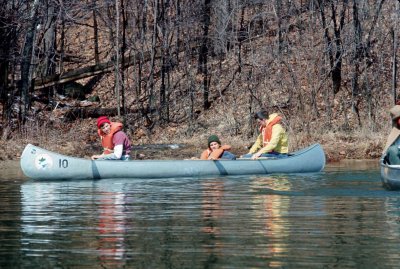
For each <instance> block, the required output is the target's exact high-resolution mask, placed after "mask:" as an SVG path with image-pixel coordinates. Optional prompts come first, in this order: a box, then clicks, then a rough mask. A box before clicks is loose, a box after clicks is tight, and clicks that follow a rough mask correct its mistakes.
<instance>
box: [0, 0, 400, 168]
mask: <svg viewBox="0 0 400 269" xmlns="http://www.w3.org/2000/svg"><path fill="white" fill-rule="evenodd" d="M0 3H1V6H2V8H1V9H0V111H1V120H0V149H1V151H2V152H3V154H2V155H1V157H0V158H1V159H3V160H5V159H17V158H18V157H19V155H20V154H21V152H22V150H23V148H24V146H25V145H26V144H27V143H33V144H36V145H38V146H42V147H45V148H47V149H50V150H54V151H58V152H60V153H64V154H69V155H75V156H81V157H87V156H90V155H92V154H95V153H96V154H97V153H98V152H99V151H100V143H99V139H98V137H97V131H96V124H95V123H96V118H97V117H98V116H101V115H107V116H109V117H110V118H111V119H112V120H115V121H116V120H119V121H122V122H123V123H124V126H125V131H126V132H127V133H128V135H129V136H130V137H131V140H132V142H133V144H134V145H135V151H134V155H135V156H136V155H139V153H143V152H144V151H145V149H146V148H145V147H140V146H141V145H145V144H157V145H158V144H164V143H178V144H182V145H186V146H185V147H183V148H180V149H179V150H161V148H162V147H157V146H155V147H152V148H151V150H150V152H147V153H146V154H145V156H144V157H142V158H186V157H190V156H197V155H199V154H200V152H201V151H202V149H204V148H205V147H206V141H207V137H208V136H209V135H210V134H217V135H219V136H220V138H221V139H222V142H223V143H228V144H231V145H232V146H233V150H232V151H233V152H234V153H236V154H238V155H240V154H243V153H246V152H247V149H246V147H247V146H248V144H249V143H251V142H253V141H254V139H255V136H256V135H257V128H256V126H255V123H254V121H253V118H252V114H253V113H254V112H256V111H258V110H260V109H266V110H268V111H270V112H279V113H281V115H283V117H284V124H285V127H286V128H287V130H288V132H289V136H290V150H291V151H293V150H296V149H299V148H301V147H304V146H307V145H309V144H312V143H320V144H322V145H323V147H324V149H325V152H326V155H327V159H328V160H330V161H335V160H339V159H342V158H356V159H365V158H379V156H380V154H381V151H382V148H383V146H384V143H385V140H386V136H387V134H388V133H389V130H390V128H391V120H390V117H389V113H388V110H389V108H390V107H391V106H393V105H394V103H395V99H396V96H397V85H398V82H397V76H398V72H397V54H398V31H399V30H398V29H399V27H398V25H399V16H400V13H399V12H400V9H399V5H400V4H399V3H400V1H385V0H342V1H340V0H268V1H266V0H135V1H129V0H83V1H82V0H68V1H67V0H0ZM166 148H167V149H170V148H168V147H166ZM135 156H134V157H135Z"/></svg>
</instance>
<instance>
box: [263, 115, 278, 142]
mask: <svg viewBox="0 0 400 269" xmlns="http://www.w3.org/2000/svg"><path fill="white" fill-rule="evenodd" d="M281 120H282V117H281V116H276V117H275V118H274V119H273V120H271V121H270V122H268V124H267V126H265V127H261V133H262V134H263V145H264V146H266V145H267V144H268V142H269V141H271V137H272V127H273V126H274V125H275V124H278V123H280V122H281Z"/></svg>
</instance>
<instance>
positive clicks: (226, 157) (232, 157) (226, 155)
mask: <svg viewBox="0 0 400 269" xmlns="http://www.w3.org/2000/svg"><path fill="white" fill-rule="evenodd" d="M220 159H224V160H236V156H235V155H234V154H232V153H230V152H229V151H226V150H224V153H222V156H221V157H220Z"/></svg>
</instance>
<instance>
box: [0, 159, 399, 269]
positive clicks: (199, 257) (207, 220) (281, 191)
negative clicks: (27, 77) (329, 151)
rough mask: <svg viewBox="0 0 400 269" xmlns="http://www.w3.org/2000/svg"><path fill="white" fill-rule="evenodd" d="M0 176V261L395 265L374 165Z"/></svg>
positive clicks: (390, 215)
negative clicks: (239, 173) (258, 171)
mask: <svg viewBox="0 0 400 269" xmlns="http://www.w3.org/2000/svg"><path fill="white" fill-rule="evenodd" d="M1 182H2V184H1V185H0V205H1V207H0V268H397V267H398V265H399V262H400V255H398V253H399V252H400V236H399V232H400V210H399V205H400V199H399V192H394V191H386V190H385V189H383V188H382V186H381V183H380V178H379V171H378V167H377V165H376V164H375V163H373V165H371V163H369V164H368V163H367V164H366V163H364V162H358V163H350V164H349V163H347V164H345V165H343V164H341V165H330V166H328V167H327V168H326V169H325V171H324V172H322V173H317V174H304V175H273V176H251V177H248V176H243V177H220V178H207V179H204V178H203V179H199V178H183V179H154V180H137V179H136V180H134V179H116V180H112V179H106V180H98V181H90V180H88V181H84V180H82V181H63V182H55V181H46V182H36V181H31V180H28V179H23V178H21V177H20V174H19V173H16V174H14V175H13V174H12V173H8V174H7V178H4V177H3V179H2V180H1Z"/></svg>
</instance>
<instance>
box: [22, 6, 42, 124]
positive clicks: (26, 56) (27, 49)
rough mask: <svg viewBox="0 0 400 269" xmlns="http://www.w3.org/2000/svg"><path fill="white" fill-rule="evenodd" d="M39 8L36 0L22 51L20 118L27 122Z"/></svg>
mask: <svg viewBox="0 0 400 269" xmlns="http://www.w3.org/2000/svg"><path fill="white" fill-rule="evenodd" d="M38 8H39V0H34V2H33V5H32V10H31V16H30V20H29V23H28V28H27V33H26V36H25V44H24V49H23V51H22V62H21V86H20V90H21V97H22V107H21V110H20V119H21V120H22V122H25V119H26V116H27V110H28V108H29V106H30V98H29V89H30V88H31V61H32V54H33V48H34V39H35V31H36V25H37V24H38V17H37V13H38Z"/></svg>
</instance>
